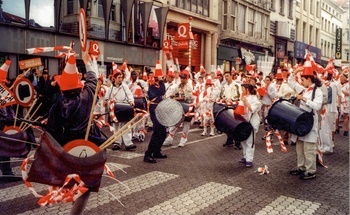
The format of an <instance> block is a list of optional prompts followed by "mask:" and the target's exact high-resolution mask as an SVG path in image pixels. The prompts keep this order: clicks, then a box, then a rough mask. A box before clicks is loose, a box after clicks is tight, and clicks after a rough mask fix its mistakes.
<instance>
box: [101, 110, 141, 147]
mask: <svg viewBox="0 0 350 215" xmlns="http://www.w3.org/2000/svg"><path fill="white" fill-rule="evenodd" d="M138 116H139V114H137V115H136V116H135V117H134V118H132V119H131V120H130V121H129V122H128V123H126V124H125V125H124V126H123V127H121V128H120V129H119V130H118V131H116V132H115V133H114V134H113V135H112V136H110V137H109V138H108V139H107V140H106V141H105V142H104V143H103V144H102V145H101V146H100V148H103V147H104V146H105V145H107V144H108V145H110V144H111V143H110V142H111V141H112V140H113V139H114V136H115V135H117V134H119V133H120V132H122V130H123V129H124V128H125V127H127V126H129V125H130V124H131V123H132V122H134V121H135V120H136V119H137V118H138Z"/></svg>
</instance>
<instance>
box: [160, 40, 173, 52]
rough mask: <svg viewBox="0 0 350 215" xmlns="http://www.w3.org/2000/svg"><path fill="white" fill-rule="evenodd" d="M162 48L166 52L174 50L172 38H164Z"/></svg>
mask: <svg viewBox="0 0 350 215" xmlns="http://www.w3.org/2000/svg"><path fill="white" fill-rule="evenodd" d="M162 49H163V51H165V52H169V51H172V50H173V46H172V45H171V41H170V40H164V42H163V48H162Z"/></svg>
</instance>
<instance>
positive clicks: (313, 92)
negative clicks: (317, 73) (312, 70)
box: [311, 85, 317, 101]
mask: <svg viewBox="0 0 350 215" xmlns="http://www.w3.org/2000/svg"><path fill="white" fill-rule="evenodd" d="M316 89H317V86H316V85H315V87H314V89H313V90H312V96H311V101H313V100H314V98H315V93H316Z"/></svg>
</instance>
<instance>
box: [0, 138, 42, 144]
mask: <svg viewBox="0 0 350 215" xmlns="http://www.w3.org/2000/svg"><path fill="white" fill-rule="evenodd" d="M0 138H2V139H6V140H13V141H17V142H21V143H28V144H32V145H36V146H39V145H40V144H37V143H32V142H28V141H25V140H19V139H14V138H11V137H4V136H0Z"/></svg>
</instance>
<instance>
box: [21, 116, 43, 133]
mask: <svg viewBox="0 0 350 215" xmlns="http://www.w3.org/2000/svg"><path fill="white" fill-rule="evenodd" d="M40 118H41V116H38V117H37V118H36V119H35V120H34V121H33V122H37V121H38V120H39V119H40ZM26 124H27V125H26V126H23V128H22V131H25V130H27V129H28V128H29V127H31V126H33V125H32V124H29V123H26Z"/></svg>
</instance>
